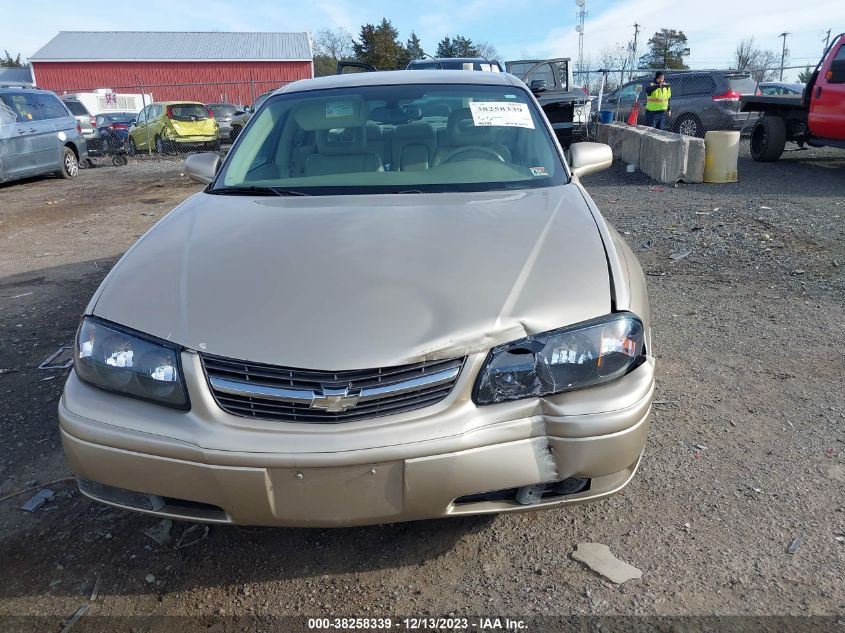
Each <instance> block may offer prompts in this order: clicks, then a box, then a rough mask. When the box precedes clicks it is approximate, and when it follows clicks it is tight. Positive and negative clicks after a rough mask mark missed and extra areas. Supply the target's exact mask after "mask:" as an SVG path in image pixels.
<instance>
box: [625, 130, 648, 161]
mask: <svg viewBox="0 0 845 633" xmlns="http://www.w3.org/2000/svg"><path fill="white" fill-rule="evenodd" d="M621 132H622V144H621V152H620V155H621V158H622V160H623V161H624V162H626V163H628V164H629V165H637V166H639V164H640V151H641V147H642V142H643V138H645V135H646V133H645V130H644V128H642V127H640V126H639V125H636V126H634V125H626V126H625V129H623V130H622V131H621Z"/></svg>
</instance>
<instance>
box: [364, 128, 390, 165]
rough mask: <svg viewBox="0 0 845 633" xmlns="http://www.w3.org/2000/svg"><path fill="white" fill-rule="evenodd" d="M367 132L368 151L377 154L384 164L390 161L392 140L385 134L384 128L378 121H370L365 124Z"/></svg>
mask: <svg viewBox="0 0 845 633" xmlns="http://www.w3.org/2000/svg"><path fill="white" fill-rule="evenodd" d="M364 130H365V131H366V132H367V151H368V152H372V153H373V154H377V155H378V157H379V158H380V159H381V163H382V165H388V164H389V163H390V140H389V138H388V137H387V135H386V134H385V131H384V128H382V126H380V125H379V124H378V123H373V122H372V121H368V122H367V124H366V125H365V126H364Z"/></svg>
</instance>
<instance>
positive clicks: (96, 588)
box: [88, 576, 100, 602]
mask: <svg viewBox="0 0 845 633" xmlns="http://www.w3.org/2000/svg"><path fill="white" fill-rule="evenodd" d="M99 596H100V576H97V580H95V581H94V589H93V591H91V597H90V598H89V599H88V602H96V601H97V598H98V597H99Z"/></svg>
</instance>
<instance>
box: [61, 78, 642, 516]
mask: <svg viewBox="0 0 845 633" xmlns="http://www.w3.org/2000/svg"><path fill="white" fill-rule="evenodd" d="M433 102H437V103H442V105H443V106H444V107H446V108H451V105H454V106H455V107H454V108H453V109H451V112H450V114H449V116H448V117H445V120H444V117H442V116H439V115H438V116H431V117H426V116H424V115H423V114H422V112H423V108H422V107H421V104H427V105H429V106H430V105H431V104H432V103H433ZM450 104H451V105H450ZM429 109H430V110H432V111H437V110H439V108H429ZM570 152H571V163H570V164H569V165H568V164H567V162H566V160H565V158H564V153H563V150H562V149H561V146H560V144H559V143H558V142H557V140H556V139H555V135H554V131H553V128H552V126H551V125H550V124H549V122H548V120H547V119H546V117H545V116H544V115H543V112H542V110H541V109H540V107H539V105H538V103H537V100H536V99H535V98H534V97H533V96H532V94H531V92H530V91H529V90H528V89H527V88H526V86H525V85H524V84H523V83H522V82H521V81H519V80H518V79H517V78H516V77H514V76H512V75H509V74H506V73H482V72H478V73H468V72H464V71H450V70H435V71H425V70H422V71H418V72H412V73H411V72H405V71H398V72H373V73H359V74H349V75H343V76H335V77H324V78H320V79H312V80H305V81H300V82H296V83H292V84H290V85H288V86H286V87H285V88H283V89H281V90H279V91H277V92H275V93H274V94H273V95H272V96H271V97H269V98H268V99H267V101H266V102H265V103H264V105H263V106H262V107H261V108H260V109H259V110H258V111H257V112H256V113H255V116H253V117H252V119H251V120H250V122H249V124H248V125H247V126H246V128H245V129H244V131H243V133H242V134H241V135H240V136H239V137H238V140H237V141H236V143H235V145H234V147H233V148H232V150H231V152H230V153H229V154H228V156H227V158H226V159H225V161H223V162H222V167H221V158H220V156H219V155H218V154H216V153H206V154H196V155H194V156H191V157H189V158H188V159H187V163H186V168H185V171H186V173H188V174H189V175H190V176H191V177H193V178H195V179H197V180H200V181H201V182H207V183H210V184H209V186H208V187H207V188H206V189H205V190H204V191H202V192H201V193H197V194H195V195H194V196H192V197H190V198H188V199H187V200H186V201H185V202H184V203H182V204H181V205H179V206H178V207H177V208H176V209H174V210H173V211H172V212H171V213H170V214H169V215H168V216H166V217H165V218H164V219H162V220H161V221H160V222H159V223H158V224H156V225H155V227H153V228H152V229H151V230H150V231H149V232H148V233H147V234H146V235H145V236H144V237H143V238H142V239H141V240H140V241H138V242H137V243H136V244H135V245H134V246H133V247H132V248H131V249H130V250H129V252H128V253H127V254H126V255H125V256H124V257H123V259H122V260H121V261H120V262H119V263H118V264H117V265H116V266H115V267H114V269H113V270H112V271H111V273H110V274H109V276H108V277H107V279H106V280H105V281H104V283H103V284H102V285H101V286H100V288H99V290H97V292H96V294H95V295H94V297H93V299H92V300H91V302H90V303H89V305H88V307H87V309H86V311H85V316H84V317H83V320H82V322H81V324H80V327H79V330H78V333H77V337H76V343H75V365H74V371H73V372H72V373H71V375H70V377H69V378H68V381H67V383H66V385H65V390H64V394H63V397H62V399H61V402H60V405H59V419H60V423H61V437H62V442H63V444H64V449H65V453H66V455H67V457H68V460H69V462H70V466H71V468H72V470H73V471H74V472H75V473H76V474H77V476H78V477H79V485H80V490H81V491H82V492H83V493H84V494H85V495H87V496H89V497H91V498H93V499H96V500H99V501H101V502H104V503H107V504H111V505H114V506H117V507H121V508H126V509H130V510H136V511H140V512H146V513H148V514H154V515H158V516H164V517H171V518H180V519H187V520H191V521H209V522H218V523H243V524H258V525H289V526H348V525H365V524H373V523H387V522H395V521H407V520H415V519H425V518H432V517H447V516H459V515H468V514H481V513H489V512H518V511H524V510H532V509H533V510H538V509H549V508H555V507H559V506H561V505H566V504H575V503H583V502H587V501H593V500H597V499H601V498H604V497H607V496H609V495H612V494H614V493H616V492H618V491H620V490H621V489H622V488H623V487H624V486H625V485H626V484H627V483H628V482H629V481H631V479H632V478H633V477H634V474H635V472H636V470H637V467H638V465H639V463H640V459H641V456H642V453H643V448H644V446H645V441H646V434H647V431H648V417H649V412H650V409H651V399H652V394H653V391H654V362H655V361H654V355H653V352H652V346H651V336H650V328H649V311H648V303H647V297H646V287H645V279H644V277H643V273H642V271H641V269H640V267H639V264H638V263H637V261H636V259H635V257H634V255H633V253H632V252H631V251H630V249H629V248H628V247H627V246H626V245H625V243H624V242H623V241H622V239H621V238H620V237H619V235H618V234H617V233H616V232H615V231H614V230H613V229H612V228H610V226H608V225H607V223H606V222H605V221H604V219H603V218H602V216H601V214H600V213H599V211H598V209H597V208H596V205H595V204H594V203H593V201H592V200H591V199H590V196H589V195H588V194H587V192H586V191H585V190H584V188H583V187H582V186H581V184H580V183H579V177H580V176H583V175H586V174H588V173H590V172H592V171H596V170H599V169H603V168H605V167H607V166H609V165H610V163H611V161H612V156H611V151H610V148H609V147H607V146H606V145H599V144H595V143H576V144H573V145H572V147H571V150H570Z"/></svg>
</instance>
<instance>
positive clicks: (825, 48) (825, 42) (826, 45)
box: [822, 29, 830, 55]
mask: <svg viewBox="0 0 845 633" xmlns="http://www.w3.org/2000/svg"><path fill="white" fill-rule="evenodd" d="M828 46H830V29H828V30H827V35H825V36H824V50H823V51H822V55H824V54H825V53H826V52H827V47H828Z"/></svg>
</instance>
